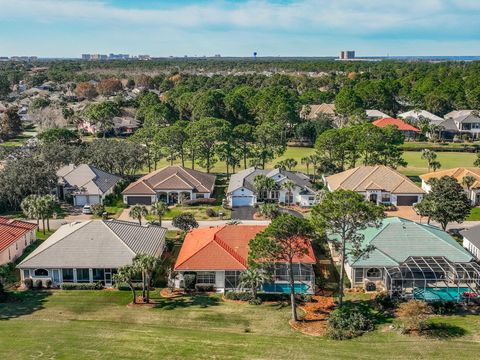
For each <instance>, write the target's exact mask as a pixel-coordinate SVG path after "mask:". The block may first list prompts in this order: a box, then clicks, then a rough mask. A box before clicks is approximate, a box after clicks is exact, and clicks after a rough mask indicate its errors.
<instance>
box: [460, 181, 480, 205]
mask: <svg viewBox="0 0 480 360" xmlns="http://www.w3.org/2000/svg"><path fill="white" fill-rule="evenodd" d="M475 181H477V179H476V178H475V176H472V175H467V176H464V177H463V178H462V185H463V186H465V187H466V188H467V193H468V198H469V199H470V200H471V193H470V188H471V187H472V186H473V184H475Z"/></svg>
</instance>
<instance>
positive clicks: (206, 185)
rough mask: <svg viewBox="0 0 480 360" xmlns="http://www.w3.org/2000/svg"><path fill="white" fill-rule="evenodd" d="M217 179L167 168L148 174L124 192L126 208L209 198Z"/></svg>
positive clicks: (179, 167)
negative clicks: (127, 206) (136, 205)
mask: <svg viewBox="0 0 480 360" xmlns="http://www.w3.org/2000/svg"><path fill="white" fill-rule="evenodd" d="M215 179H216V176H215V175H212V174H206V173H203V172H201V171H198V170H192V169H187V168H184V167H182V166H178V165H174V166H167V167H164V168H163V169H160V170H157V171H154V172H152V173H150V174H147V175H145V176H143V177H141V178H140V179H138V180H137V181H135V182H134V183H132V184H130V185H129V186H127V188H126V189H125V190H123V192H122V194H123V201H124V202H125V204H128V205H135V204H142V205H151V204H153V203H155V202H157V201H163V202H165V203H167V204H177V203H179V202H182V201H185V200H194V199H205V198H210V197H212V194H213V188H214V186H215Z"/></svg>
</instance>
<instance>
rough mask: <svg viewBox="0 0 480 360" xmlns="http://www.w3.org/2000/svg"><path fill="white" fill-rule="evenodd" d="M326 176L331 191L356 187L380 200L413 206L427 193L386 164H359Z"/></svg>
mask: <svg viewBox="0 0 480 360" xmlns="http://www.w3.org/2000/svg"><path fill="white" fill-rule="evenodd" d="M323 180H324V182H325V185H326V186H327V188H328V190H329V191H335V190H337V189H345V190H352V191H355V192H358V193H359V194H362V195H365V197H366V198H367V200H369V201H372V202H374V203H377V204H393V205H396V206H411V205H413V204H415V203H418V202H420V201H421V200H422V199H423V195H424V194H425V191H424V190H423V189H420V188H419V187H418V186H417V185H415V183H414V182H413V181H411V180H410V179H409V178H408V177H406V176H405V175H403V174H400V173H399V172H398V171H396V170H394V169H391V168H389V167H387V166H383V165H375V166H359V167H356V168H353V169H348V170H346V171H343V172H341V173H338V174H335V175H331V176H327V177H323Z"/></svg>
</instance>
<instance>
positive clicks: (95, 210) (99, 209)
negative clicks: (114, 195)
mask: <svg viewBox="0 0 480 360" xmlns="http://www.w3.org/2000/svg"><path fill="white" fill-rule="evenodd" d="M90 208H91V209H92V214H93V215H95V216H98V217H100V216H102V215H103V213H104V212H105V206H103V205H102V204H94V205H92V206H90Z"/></svg>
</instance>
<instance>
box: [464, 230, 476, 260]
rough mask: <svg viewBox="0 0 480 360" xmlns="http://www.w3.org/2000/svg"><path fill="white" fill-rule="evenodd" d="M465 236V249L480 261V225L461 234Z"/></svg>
mask: <svg viewBox="0 0 480 360" xmlns="http://www.w3.org/2000/svg"><path fill="white" fill-rule="evenodd" d="M460 234H461V235H462V236H463V247H464V248H465V249H467V250H468V251H469V252H470V254H472V255H473V256H474V257H475V259H476V260H477V261H478V260H480V225H477V226H473V227H471V228H469V229H465V230H463V231H461V232H460Z"/></svg>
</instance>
